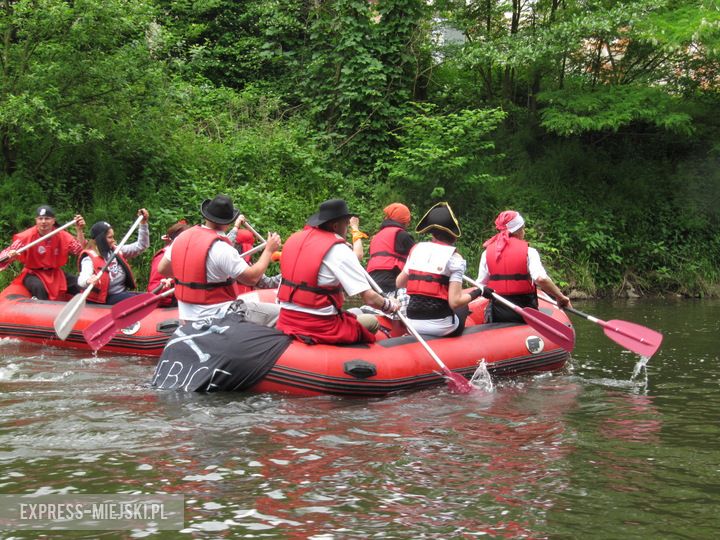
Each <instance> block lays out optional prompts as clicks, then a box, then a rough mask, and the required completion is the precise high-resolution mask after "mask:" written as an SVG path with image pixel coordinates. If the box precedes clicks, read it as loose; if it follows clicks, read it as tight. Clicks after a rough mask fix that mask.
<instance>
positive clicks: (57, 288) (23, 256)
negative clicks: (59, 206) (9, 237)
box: [0, 204, 85, 300]
mask: <svg viewBox="0 0 720 540" xmlns="http://www.w3.org/2000/svg"><path fill="white" fill-rule="evenodd" d="M74 221H75V237H73V236H72V235H71V234H70V233H68V232H67V231H64V230H63V231H60V232H57V233H56V234H53V235H52V236H51V237H49V238H46V239H45V240H43V241H40V242H38V243H37V244H36V245H34V246H33V247H31V248H29V249H26V250H24V251H22V252H20V253H19V251H20V250H21V249H22V248H23V247H24V246H27V245H29V244H30V243H31V242H34V241H36V240H39V239H41V238H43V237H45V236H47V235H48V234H49V233H51V232H52V231H53V230H54V229H55V228H56V223H55V211H54V210H53V209H52V208H51V207H50V206H48V205H46V204H44V205H42V206H39V207H38V208H37V210H36V212H35V225H34V226H32V227H30V228H29V229H26V230H24V231H22V232H19V233H17V234H16V235H15V236H13V242H12V244H11V245H10V247H8V248H6V249H4V250H3V251H2V252H1V253H0V259H2V260H3V263H2V265H0V270H2V269H3V268H5V266H6V265H7V264H9V263H10V262H12V261H13V260H15V259H19V260H20V261H21V262H22V263H23V264H24V265H25V268H24V269H23V271H22V273H21V274H20V275H19V276H18V277H17V278H16V279H15V280H14V283H18V284H22V285H24V286H25V288H26V289H27V290H28V291H29V292H30V294H31V295H32V296H34V297H35V298H38V299H39V300H65V297H66V295H67V294H76V293H78V292H80V291H79V289H78V286H77V277H76V276H74V275H72V274H69V273H67V272H65V271H63V270H62V267H63V266H64V265H65V263H67V261H68V256H69V255H78V254H79V253H80V252H81V251H82V250H83V247H84V246H85V235H84V233H83V230H84V228H85V220H84V219H83V217H82V216H81V215H80V214H77V215H76V216H75V218H74Z"/></svg>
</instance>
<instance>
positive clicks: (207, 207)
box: [200, 195, 240, 225]
mask: <svg viewBox="0 0 720 540" xmlns="http://www.w3.org/2000/svg"><path fill="white" fill-rule="evenodd" d="M200 213H201V214H202V215H203V217H204V218H205V219H207V220H208V221H212V222H213V223H217V224H218V225H227V224H228V223H232V222H233V221H235V220H236V219H237V217H238V216H239V215H240V210H238V209H237V208H235V207H234V206H233V202H232V199H230V197H228V196H227V195H217V196H216V197H215V198H214V199H212V200H210V199H205V200H204V201H203V203H202V204H201V205H200Z"/></svg>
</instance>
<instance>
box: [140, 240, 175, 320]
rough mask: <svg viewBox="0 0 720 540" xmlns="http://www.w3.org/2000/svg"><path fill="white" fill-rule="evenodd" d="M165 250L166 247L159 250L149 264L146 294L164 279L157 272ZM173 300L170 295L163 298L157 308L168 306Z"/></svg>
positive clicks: (172, 295)
mask: <svg viewBox="0 0 720 540" xmlns="http://www.w3.org/2000/svg"><path fill="white" fill-rule="evenodd" d="M166 249H167V246H165V247H164V248H161V249H159V250H158V251H157V253H155V255H153V259H152V262H151V263H150V279H149V280H148V286H147V290H148V292H150V291H153V290H154V289H155V288H156V287H158V286H159V285H160V281H161V280H163V279H165V276H163V275H162V274H161V273H160V272H158V265H159V264H160V261H161V260H162V258H163V255H165V250H166ZM174 298H175V295H174V294H171V295H169V296H166V297H164V298H163V299H162V300H160V302H159V303H158V306H169V305H171V304H172V303H173V299H174Z"/></svg>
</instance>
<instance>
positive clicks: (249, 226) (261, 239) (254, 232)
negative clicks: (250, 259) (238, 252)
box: [243, 221, 265, 256]
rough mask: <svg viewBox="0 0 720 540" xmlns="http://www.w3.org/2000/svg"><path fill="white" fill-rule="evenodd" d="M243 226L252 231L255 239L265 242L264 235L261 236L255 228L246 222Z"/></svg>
mask: <svg viewBox="0 0 720 540" xmlns="http://www.w3.org/2000/svg"><path fill="white" fill-rule="evenodd" d="M243 225H244V226H245V228H246V229H247V230H248V231H250V232H251V233H253V234H254V235H255V238H257V239H258V240H260V241H261V242H265V239H264V238H263V237H262V235H261V234H260V233H259V232H257V231H256V230H255V229H254V228H253V226H252V225H250V224H249V223H248V222H247V221H245V222H244V223H243ZM243 256H244V255H243Z"/></svg>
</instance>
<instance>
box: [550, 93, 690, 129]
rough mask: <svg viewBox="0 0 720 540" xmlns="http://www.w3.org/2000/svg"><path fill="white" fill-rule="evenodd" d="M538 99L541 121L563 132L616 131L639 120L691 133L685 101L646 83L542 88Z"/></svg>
mask: <svg viewBox="0 0 720 540" xmlns="http://www.w3.org/2000/svg"><path fill="white" fill-rule="evenodd" d="M538 97H539V101H540V102H541V103H542V104H543V105H545V106H546V107H545V108H544V109H543V110H542V111H541V113H540V117H541V119H542V123H541V125H542V126H543V127H544V128H545V129H547V130H548V131H550V132H553V133H557V134H559V135H564V136H573V135H579V134H582V133H587V132H603V131H614V132H617V131H618V130H620V129H622V128H624V127H626V126H630V125H632V124H636V123H647V124H651V125H654V126H656V127H658V128H660V129H665V130H667V131H669V132H671V133H678V134H682V135H690V134H691V133H692V132H693V122H692V121H693V119H692V117H691V116H690V115H689V114H687V113H686V112H684V111H683V105H682V102H681V101H680V100H679V99H678V98H676V97H674V96H669V95H668V94H666V93H665V92H663V91H661V90H659V89H657V88H652V87H646V86H637V85H634V86H615V87H610V88H605V89H602V90H598V91H591V92H583V91H579V90H578V89H576V88H570V89H564V90H556V91H554V92H543V93H541V94H540V95H539V96H538Z"/></svg>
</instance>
